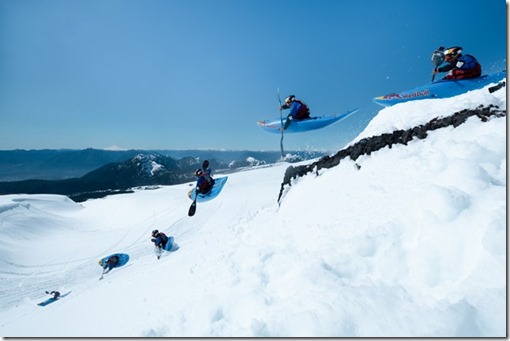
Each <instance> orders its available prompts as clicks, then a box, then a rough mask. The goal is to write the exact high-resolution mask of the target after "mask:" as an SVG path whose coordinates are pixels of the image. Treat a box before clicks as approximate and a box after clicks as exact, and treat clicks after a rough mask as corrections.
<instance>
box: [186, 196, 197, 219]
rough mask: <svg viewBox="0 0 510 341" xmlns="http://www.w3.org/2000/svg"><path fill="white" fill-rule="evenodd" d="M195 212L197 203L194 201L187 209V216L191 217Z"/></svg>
mask: <svg viewBox="0 0 510 341" xmlns="http://www.w3.org/2000/svg"><path fill="white" fill-rule="evenodd" d="M196 210H197V201H196V200H194V201H193V203H192V204H191V206H190V207H189V210H188V216H190V217H193V216H194V215H195V212H196Z"/></svg>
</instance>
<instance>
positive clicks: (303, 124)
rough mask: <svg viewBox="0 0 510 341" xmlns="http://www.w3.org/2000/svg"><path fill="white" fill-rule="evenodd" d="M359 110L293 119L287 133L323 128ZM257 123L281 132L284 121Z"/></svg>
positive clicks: (275, 132)
mask: <svg viewBox="0 0 510 341" xmlns="http://www.w3.org/2000/svg"><path fill="white" fill-rule="evenodd" d="M358 110H359V109H358V108H357V109H354V110H349V111H347V112H344V113H342V114H337V115H329V116H320V117H310V118H307V119H304V120H293V121H292V123H291V124H290V125H289V126H288V128H287V129H285V133H286V134H287V133H303V132H306V131H310V130H316V129H321V128H324V127H327V126H329V125H331V124H333V123H336V122H339V121H341V120H343V119H345V118H347V117H349V116H350V115H352V114H354V113H355V112H357V111H358ZM285 120H286V118H284V119H283V122H284V123H285ZM257 125H258V126H259V127H261V128H262V129H263V130H264V131H267V132H268V133H273V134H281V130H280V129H281V127H282V121H281V120H280V119H278V120H273V121H270V120H265V121H258V122H257Z"/></svg>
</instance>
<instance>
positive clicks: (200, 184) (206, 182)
mask: <svg viewBox="0 0 510 341" xmlns="http://www.w3.org/2000/svg"><path fill="white" fill-rule="evenodd" d="M195 176H196V177H197V187H196V189H195V191H196V194H207V193H209V191H210V190H211V188H212V187H213V184H214V179H213V178H211V171H210V169H208V173H206V172H204V171H203V170H202V169H201V168H199V169H197V170H196V171H195Z"/></svg>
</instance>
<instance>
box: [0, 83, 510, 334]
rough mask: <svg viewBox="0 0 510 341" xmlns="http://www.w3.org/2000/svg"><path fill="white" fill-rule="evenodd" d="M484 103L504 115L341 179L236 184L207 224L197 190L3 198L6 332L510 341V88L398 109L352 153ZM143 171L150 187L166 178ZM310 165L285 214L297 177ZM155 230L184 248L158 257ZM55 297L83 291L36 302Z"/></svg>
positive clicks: (239, 180)
mask: <svg viewBox="0 0 510 341" xmlns="http://www.w3.org/2000/svg"><path fill="white" fill-rule="evenodd" d="M480 105H482V106H483V107H484V108H487V107H489V106H491V105H492V106H498V107H499V110H500V113H501V115H492V116H487V117H479V116H477V115H474V116H470V117H467V118H466V119H465V120H464V121H463V122H462V123H460V124H458V125H455V124H452V125H448V126H445V127H441V128H437V129H434V130H428V131H427V132H426V134H425V136H423V134H422V132H420V131H416V134H417V135H415V136H411V137H412V138H410V139H408V140H406V143H405V144H404V143H396V144H391V145H388V146H385V147H383V148H380V149H377V150H372V151H370V152H369V153H362V154H359V155H358V157H357V158H356V160H355V161H354V160H353V159H352V158H349V157H344V158H342V159H340V160H338V162H337V163H336V164H335V165H334V166H333V167H329V168H328V167H324V168H319V167H317V166H316V165H315V164H314V163H313V162H308V161H305V162H301V163H299V164H292V166H293V167H292V168H290V167H289V166H291V164H289V163H287V162H281V163H277V164H275V165H274V166H273V167H256V168H253V169H250V170H246V171H243V172H238V173H230V174H228V177H229V180H228V182H227V184H226V185H225V187H224V188H223V191H222V192H221V193H220V195H219V196H218V197H217V198H215V199H214V200H211V201H210V202H206V203H199V204H198V205H197V212H196V214H195V216H193V217H188V216H187V214H186V213H187V211H188V208H189V206H190V204H191V201H190V200H189V199H188V198H187V196H186V192H187V191H188V190H189V189H190V187H191V186H192V185H194V182H188V183H182V184H178V185H173V186H163V187H161V188H158V189H155V190H151V191H144V190H136V191H135V192H134V193H130V194H121V195H115V196H109V197H106V198H103V199H100V200H87V201H85V202H83V203H81V204H77V203H75V202H73V201H71V200H69V199H67V198H66V197H64V196H58V195H26V194H16V195H4V196H0V283H2V290H1V291H0V334H1V335H3V336H6V337H33V336H37V337H187V336H188V337H211V336H212V337H214V336H220V337H265V336H270V337H321V336H325V337H505V336H506V261H507V260H506V243H505V240H506V112H504V110H505V108H506V93H505V92H504V91H503V90H501V91H497V92H495V93H493V94H490V93H489V92H488V91H487V89H486V88H485V89H481V90H477V91H471V92H469V93H466V94H464V95H461V96H457V97H453V98H449V99H441V100H438V99H434V100H422V101H416V102H408V103H405V104H401V105H396V106H394V107H388V108H385V109H383V110H381V111H380V112H379V114H378V115H377V116H376V117H375V118H374V119H373V120H372V122H370V124H369V125H368V126H367V128H366V129H365V131H363V132H362V133H361V134H360V136H358V137H357V138H356V139H355V140H354V141H353V142H352V144H351V145H349V147H352V148H354V147H355V146H356V143H358V142H360V141H370V139H371V138H373V137H374V136H383V137H386V135H385V134H388V135H392V136H393V135H394V132H395V131H399V130H400V131H402V132H404V131H406V130H407V129H414V128H415V127H420V126H422V125H423V126H426V125H427V124H428V123H429V122H431V121H434V119H435V118H438V120H440V119H441V118H445V117H448V116H450V115H452V114H453V113H457V112H461V111H462V110H463V109H477V108H478V107H479V106H480ZM489 110H496V109H495V108H493V109H489ZM482 116H483V115H482ZM418 135H419V136H418ZM400 136H402V135H400ZM381 140H384V139H383V138H381ZM349 147H348V148H349ZM346 149H347V148H346ZM334 157H335V156H331V157H330V159H332V158H334ZM135 159H136V160H135ZM324 160H326V158H324V159H323V161H324ZM131 161H132V163H133V166H132V168H130V169H133V170H134V169H136V170H140V172H143V173H144V174H146V175H147V176H149V175H150V174H159V173H160V172H161V171H162V170H163V168H167V165H166V164H165V162H164V159H158V158H156V157H155V158H152V157H140V158H134V159H133V160H131ZM318 161H319V160H316V161H315V162H318ZM246 162H247V163H248V162H251V163H256V162H257V160H256V159H255V158H254V159H250V160H248V159H247V160H246ZM189 166H190V167H192V165H189ZM308 166H310V167H309V168H311V169H312V171H311V172H307V173H306V174H303V176H298V177H294V178H292V179H290V180H289V184H287V185H285V186H284V187H285V195H284V196H283V197H282V198H281V200H280V202H279V203H278V202H277V199H278V191H279V190H280V189H281V188H282V182H283V181H284V178H286V172H287V170H288V169H300V168H299V167H305V168H306V167H308ZM126 167H127V166H126ZM216 169H217V168H215V167H213V171H215V170H216ZM105 171H106V170H105ZM220 175H221V174H219V173H217V172H216V173H213V176H220ZM289 185H290V186H289ZM153 229H159V230H160V231H163V232H165V233H166V234H167V235H169V236H173V237H174V238H175V242H176V243H177V244H178V246H179V248H178V249H177V250H176V251H174V252H170V253H165V254H164V255H163V257H162V258H161V259H159V260H158V259H157V258H156V256H155V254H154V250H153V245H152V243H151V242H150V233H151V231H152V230H153ZM117 252H123V253H127V254H129V256H130V260H129V262H128V263H127V264H126V265H125V266H123V267H120V268H115V269H113V270H112V271H111V272H110V273H108V274H105V275H104V279H102V280H101V281H99V278H100V275H101V272H102V269H101V267H99V266H98V264H97V263H98V260H99V259H101V258H103V257H105V256H108V255H110V254H113V253H117ZM45 290H60V291H61V292H62V293H64V292H68V291H71V293H70V294H69V295H68V296H67V297H65V298H62V299H61V300H58V301H56V302H54V303H52V304H50V305H48V306H46V307H40V306H37V303H39V302H42V301H44V300H45V299H46V298H48V296H47V295H45V294H44V291H45ZM56 326H58V327H56Z"/></svg>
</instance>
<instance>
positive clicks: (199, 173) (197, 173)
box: [195, 168, 204, 176]
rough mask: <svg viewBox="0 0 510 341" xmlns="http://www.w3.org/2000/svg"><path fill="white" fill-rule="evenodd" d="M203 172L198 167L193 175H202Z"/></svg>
mask: <svg viewBox="0 0 510 341" xmlns="http://www.w3.org/2000/svg"><path fill="white" fill-rule="evenodd" d="M203 173H204V172H203V171H202V170H201V169H200V168H199V169H197V170H196V171H195V176H200V175H202V174H203Z"/></svg>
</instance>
